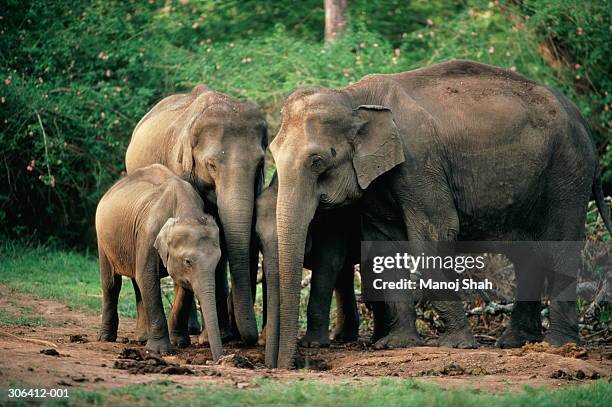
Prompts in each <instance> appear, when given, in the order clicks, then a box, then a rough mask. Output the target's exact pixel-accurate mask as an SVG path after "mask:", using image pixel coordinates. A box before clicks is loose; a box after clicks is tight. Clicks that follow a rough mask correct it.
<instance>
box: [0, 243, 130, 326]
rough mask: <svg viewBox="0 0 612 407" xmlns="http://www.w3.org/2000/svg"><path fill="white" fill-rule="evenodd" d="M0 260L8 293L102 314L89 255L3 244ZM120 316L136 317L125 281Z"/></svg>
mask: <svg viewBox="0 0 612 407" xmlns="http://www.w3.org/2000/svg"><path fill="white" fill-rule="evenodd" d="M0 259H2V261H0V284H3V285H5V286H7V287H8V288H9V289H11V290H13V291H17V292H20V293H26V294H32V295H35V296H37V297H40V298H45V299H50V300H56V301H61V302H63V303H64V304H66V305H67V306H68V307H70V308H71V309H74V310H78V311H84V312H90V313H99V312H100V311H101V309H102V289H101V288H100V275H99V273H98V261H97V259H96V257H95V256H93V255H92V254H88V253H85V254H81V253H78V252H72V251H64V250H52V249H49V248H47V247H45V246H36V247H28V246H24V245H21V244H18V243H12V242H6V243H4V244H3V245H1V246H0ZM119 315H120V316H122V317H135V315H136V306H135V299H134V291H133V290H132V286H131V284H130V283H127V284H126V282H125V281H124V284H123V289H122V290H121V297H120V299H119ZM0 318H1V317H0Z"/></svg>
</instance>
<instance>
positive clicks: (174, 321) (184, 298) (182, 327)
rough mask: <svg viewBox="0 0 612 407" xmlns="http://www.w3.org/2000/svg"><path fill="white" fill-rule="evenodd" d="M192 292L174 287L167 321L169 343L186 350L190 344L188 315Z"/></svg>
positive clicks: (190, 308) (192, 302)
mask: <svg viewBox="0 0 612 407" xmlns="http://www.w3.org/2000/svg"><path fill="white" fill-rule="evenodd" d="M193 297H194V296H193V292H192V291H190V290H187V289H185V288H183V287H179V286H177V285H176V284H175V285H174V302H173V304H172V310H171V312H170V320H169V321H168V329H169V331H170V342H171V343H172V344H173V345H175V346H177V347H179V348H186V347H187V346H189V345H190V344H191V339H190V338H189V323H188V321H189V314H190V313H191V310H192V304H194V301H193V299H194V298H193Z"/></svg>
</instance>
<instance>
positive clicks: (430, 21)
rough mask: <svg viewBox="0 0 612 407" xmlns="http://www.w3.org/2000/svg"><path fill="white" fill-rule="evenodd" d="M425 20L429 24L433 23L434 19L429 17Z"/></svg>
mask: <svg viewBox="0 0 612 407" xmlns="http://www.w3.org/2000/svg"><path fill="white" fill-rule="evenodd" d="M425 22H426V23H427V25H433V20H432V19H431V18H428V19H427V20H426V21H425Z"/></svg>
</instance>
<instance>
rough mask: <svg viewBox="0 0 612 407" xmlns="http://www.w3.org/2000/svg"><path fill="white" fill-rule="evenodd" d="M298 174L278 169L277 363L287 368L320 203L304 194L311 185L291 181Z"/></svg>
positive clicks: (290, 364)
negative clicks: (312, 223)
mask: <svg viewBox="0 0 612 407" xmlns="http://www.w3.org/2000/svg"><path fill="white" fill-rule="evenodd" d="M295 178H297V177H295ZM295 178H294V179H291V180H287V182H283V178H282V177H281V174H280V172H279V193H278V201H277V207H276V224H277V233H278V257H279V283H280V328H279V331H280V332H279V334H280V335H279V336H280V338H279V346H278V367H280V368H287V369H289V368H292V367H293V357H294V354H295V350H296V336H297V333H298V313H299V304H300V291H301V285H300V282H301V279H302V267H303V264H304V247H305V244H306V236H307V234H308V226H309V225H310V221H311V220H312V218H313V216H314V213H315V210H316V208H317V204H318V200H317V199H315V196H314V193H313V194H310V195H311V196H308V194H304V191H307V190H308V188H306V187H305V186H304V185H300V184H305V182H301V183H300V182H292V181H296V179H295ZM296 191H302V193H301V194H299V193H297V192H296Z"/></svg>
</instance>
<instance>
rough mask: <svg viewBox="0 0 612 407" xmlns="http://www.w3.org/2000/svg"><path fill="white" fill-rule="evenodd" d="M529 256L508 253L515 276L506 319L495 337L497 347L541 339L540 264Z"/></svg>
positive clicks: (542, 268) (541, 266)
mask: <svg viewBox="0 0 612 407" xmlns="http://www.w3.org/2000/svg"><path fill="white" fill-rule="evenodd" d="M532 259H533V258H528V257H526V256H515V257H513V256H511V258H510V260H511V261H512V263H513V264H514V270H515V278H516V299H515V301H514V307H513V308H512V315H511V319H510V323H509V324H508V326H507V327H506V329H504V332H503V333H502V335H501V336H500V337H499V338H498V339H497V342H496V346H497V347H499V348H519V347H521V346H523V345H524V344H525V343H527V342H540V341H542V338H543V337H542V318H541V312H540V311H541V303H540V300H539V298H540V296H541V293H542V289H543V287H544V276H545V272H544V271H543V270H544V265H543V264H540V263H539V262H538V263H534V262H533V261H532Z"/></svg>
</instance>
